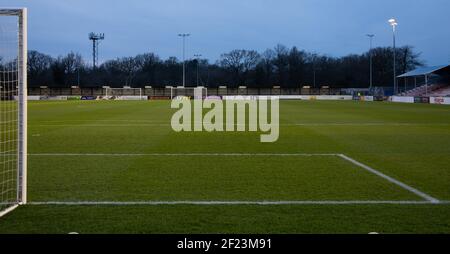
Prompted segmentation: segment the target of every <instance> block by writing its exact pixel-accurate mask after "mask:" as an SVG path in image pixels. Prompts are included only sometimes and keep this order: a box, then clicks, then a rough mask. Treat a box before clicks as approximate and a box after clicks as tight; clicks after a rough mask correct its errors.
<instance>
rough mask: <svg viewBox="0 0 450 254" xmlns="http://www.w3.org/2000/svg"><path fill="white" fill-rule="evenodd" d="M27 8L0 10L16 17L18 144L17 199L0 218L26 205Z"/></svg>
mask: <svg viewBox="0 0 450 254" xmlns="http://www.w3.org/2000/svg"><path fill="white" fill-rule="evenodd" d="M27 14H28V12H27V8H0V16H16V17H18V37H17V38H18V49H19V51H18V55H17V57H18V66H17V67H18V87H17V106H18V116H17V117H18V118H17V120H18V124H17V130H18V144H17V199H16V204H15V205H12V206H11V207H9V208H6V209H5V210H3V211H0V217H1V216H3V215H5V214H7V213H9V212H11V211H12V210H14V209H15V208H16V207H17V206H19V205H24V204H26V203H27V153H28V152H27V120H28V119H27V106H28V105H27V94H28V93H27V84H28V80H27V60H28V59H27V52H28V37H27V33H28V29H27V25H28V24H27V16H28V15H27Z"/></svg>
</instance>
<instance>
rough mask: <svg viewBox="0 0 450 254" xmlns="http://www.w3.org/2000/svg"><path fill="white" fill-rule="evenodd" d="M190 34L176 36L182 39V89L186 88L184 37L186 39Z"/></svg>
mask: <svg viewBox="0 0 450 254" xmlns="http://www.w3.org/2000/svg"><path fill="white" fill-rule="evenodd" d="M189 35H190V34H178V36H180V37H183V87H185V86H186V59H185V49H186V46H185V43H186V37H188V36H189Z"/></svg>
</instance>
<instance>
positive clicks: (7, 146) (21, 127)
mask: <svg viewBox="0 0 450 254" xmlns="http://www.w3.org/2000/svg"><path fill="white" fill-rule="evenodd" d="M26 17H27V12H26V9H0V216H3V215H4V214H6V213H7V212H9V211H11V210H13V209H14V208H16V207H17V206H18V205H19V204H24V203H26V200H27V197H26V166H27V165H26V161H27V160H26V155H27V146H26V136H27V133H26V125H27V122H26V121H27V115H26V108H27V100H26V84H27V75H26V67H27V55H26V52H27V43H26V42H27V29H26V27H27V24H26V21H27V18H26Z"/></svg>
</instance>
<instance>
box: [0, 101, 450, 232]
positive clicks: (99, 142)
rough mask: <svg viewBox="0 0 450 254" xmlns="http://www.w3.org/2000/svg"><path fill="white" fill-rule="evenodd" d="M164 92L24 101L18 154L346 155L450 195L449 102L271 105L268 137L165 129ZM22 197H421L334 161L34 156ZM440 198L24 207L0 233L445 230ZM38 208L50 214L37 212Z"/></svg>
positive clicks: (447, 216)
mask: <svg viewBox="0 0 450 254" xmlns="http://www.w3.org/2000/svg"><path fill="white" fill-rule="evenodd" d="M172 112H173V111H172V110H171V109H170V108H169V104H168V102H165V101H159V102H147V101H146V102H131V101H126V102H125V101H109V102H108V101H102V102H75V101H72V102H31V103H30V109H29V152H30V153H31V154H37V153H344V154H347V155H349V156H351V157H352V158H355V159H357V160H358V161H361V162H363V163H365V164H367V165H369V166H371V167H373V168H375V169H377V170H380V171H381V172H383V173H385V174H387V175H389V176H392V177H394V178H396V179H398V180H400V181H402V182H404V183H406V184H408V185H411V186H413V187H415V188H418V189H419V190H421V191H423V192H426V193H427V194H430V195H432V196H433V197H435V198H437V199H440V200H449V199H450V188H449V183H450V168H449V166H448V165H450V156H449V155H450V145H449V144H450V117H449V116H450V107H448V106H441V105H420V104H392V103H375V102H374V103H368V102H366V103H360V102H327V101H314V102H310V101H283V102H281V104H280V124H281V129H280V139H279V141H278V142H276V143H272V144H262V143H259V133H175V132H173V131H172V130H171V129H170V125H169V124H168V123H169V122H170V117H171V114H172ZM29 195H30V201H49V200H52V201H80V200H81V201H83V200H91V201H92V200H99V201H101V200H113V201H137V200H420V198H418V197H416V196H415V195H414V194H411V193H409V192H407V191H405V190H403V189H401V188H400V187H398V186H395V185H393V184H391V183H389V182H387V181H385V180H383V179H381V178H379V177H377V176H374V175H371V174H370V173H368V172H366V171H364V170H363V169H361V168H357V167H356V166H354V165H352V164H349V163H348V162H345V161H342V160H340V159H338V158H333V157H325V158H322V157H320V158H316V157H306V158H303V157H289V158H284V157H283V158H279V157H251V156H249V157H244V158H242V157H238V158H233V157H191V158H189V157H178V158H177V157H170V158H167V157H156V158H155V157H131V158H130V157H126V158H110V157H88V158H86V157H83V156H81V157H76V156H74V157H64V156H62V157H41V156H30V159H29ZM449 209H450V206H449V205H342V206H333V205H320V206H313V205H301V206H299V205H297V206H292V205H290V206H264V207H260V206H208V207H207V206H201V207H198V206H186V205H185V206H156V207H144V206H127V207H112V206H104V207H102V206H93V207H88V206H75V207H72V206H70V207H66V206H26V207H20V208H19V209H18V210H17V211H14V212H13V213H11V214H9V215H7V216H6V217H4V218H1V219H0V232H3V233H5V232H17V233H19V232H33V233H45V232H52V233H65V232H70V231H77V230H78V231H80V232H83V233H99V232H108V233H120V232H125V233H127V232H129V233H140V232H146V233H148V232H151V233H220V232H225V233H343V232H345V233H367V232H371V231H380V232H386V233H399V232H405V233H442V232H446V233H450V223H449V221H450V213H449ZM45 218H48V219H45Z"/></svg>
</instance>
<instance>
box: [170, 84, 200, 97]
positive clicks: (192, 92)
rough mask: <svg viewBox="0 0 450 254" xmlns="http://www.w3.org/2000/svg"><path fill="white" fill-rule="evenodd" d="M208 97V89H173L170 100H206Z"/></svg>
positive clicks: (171, 89)
mask: <svg viewBox="0 0 450 254" xmlns="http://www.w3.org/2000/svg"><path fill="white" fill-rule="evenodd" d="M206 97H208V89H207V88H206V87H201V86H199V87H171V88H170V99H205V98H206Z"/></svg>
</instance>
